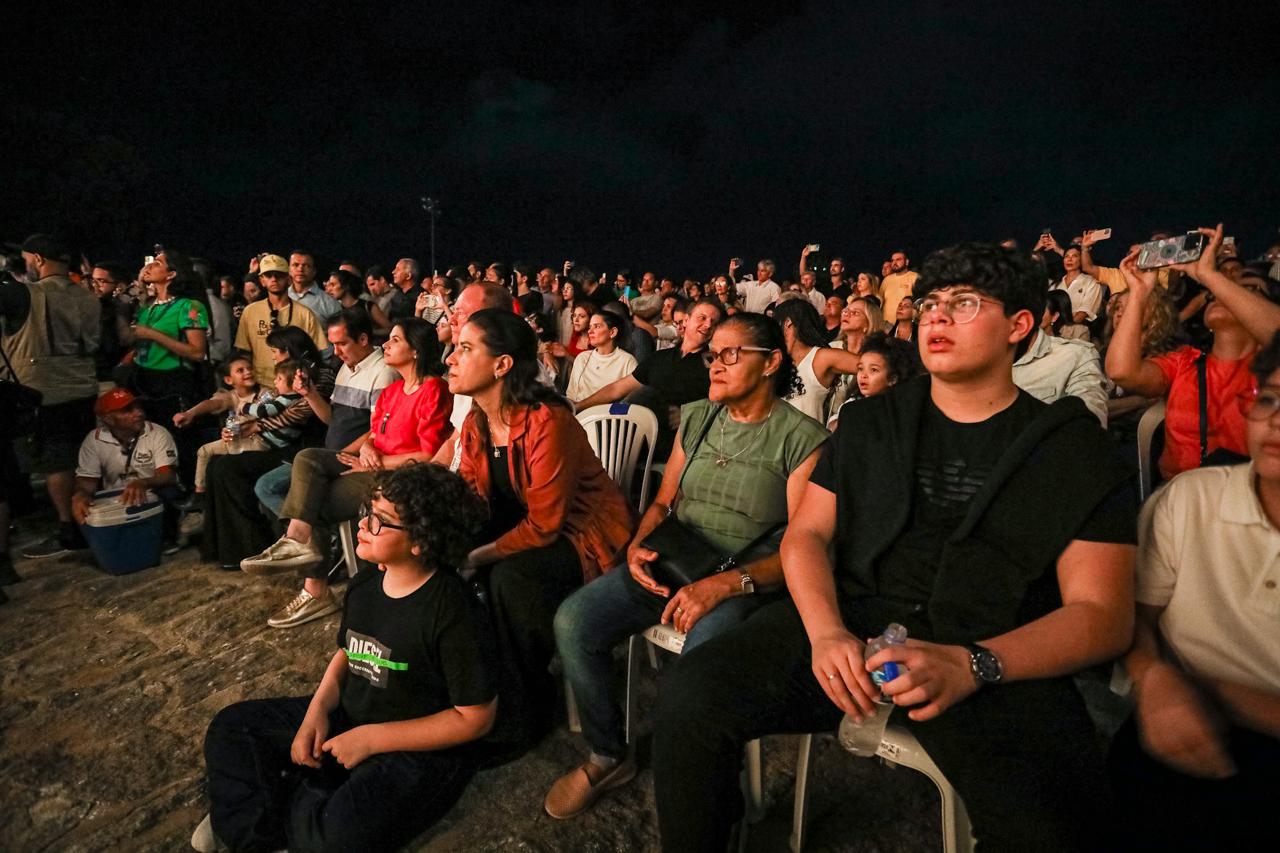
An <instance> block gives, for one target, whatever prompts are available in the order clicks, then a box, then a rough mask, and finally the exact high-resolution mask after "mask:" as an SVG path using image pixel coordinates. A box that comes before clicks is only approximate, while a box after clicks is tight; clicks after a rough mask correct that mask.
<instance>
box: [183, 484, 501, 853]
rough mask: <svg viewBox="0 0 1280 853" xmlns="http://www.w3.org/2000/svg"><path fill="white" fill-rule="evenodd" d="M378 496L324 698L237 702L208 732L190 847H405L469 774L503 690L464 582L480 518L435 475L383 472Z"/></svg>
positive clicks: (321, 692) (478, 510)
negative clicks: (199, 811)
mask: <svg viewBox="0 0 1280 853" xmlns="http://www.w3.org/2000/svg"><path fill="white" fill-rule="evenodd" d="M377 484H378V487H379V488H378V490H376V491H374V492H373V495H372V501H371V503H369V504H366V505H365V507H364V513H363V515H364V517H363V518H362V519H361V521H360V531H359V535H358V541H359V545H358V546H357V549H356V553H358V554H359V555H360V556H361V557H362V558H363V559H365V560H368V561H369V562H371V563H375V564H376V565H377V566H378V570H377V571H365V572H361V573H360V574H359V575H357V576H356V578H355V579H354V580H352V582H351V589H350V591H349V592H348V593H347V599H346V604H345V607H344V611H343V615H342V623H341V625H340V626H339V628H338V637H337V640H338V651H337V652H335V653H334V655H333V657H332V659H331V660H330V661H329V666H328V668H327V669H326V670H325V673H324V678H323V679H322V680H321V681H320V686H319V688H318V689H317V690H316V692H315V695H313V696H312V697H310V698H307V697H305V696H303V697H298V698H292V699H258V700H252V701H247V702H240V703H238V704H235V705H231V706H229V707H226V708H223V709H222V710H221V711H219V712H218V714H217V715H216V716H215V717H214V718H213V721H212V722H211V723H210V724H209V730H208V733H207V734H206V735H205V742H204V754H205V764H206V767H207V769H208V792H209V806H210V808H209V816H208V817H206V818H205V819H204V821H203V822H202V823H201V824H200V826H199V827H198V828H197V829H196V833H195V835H193V836H192V838H191V846H192V847H194V848H195V849H196V850H201V851H214V850H217V849H219V842H221V843H223V844H225V845H228V846H230V847H231V849H233V850H275V849H281V848H284V847H285V846H286V845H287V846H288V848H289V849H290V850H362V851H363V850H396V849H399V848H400V847H402V846H403V845H404V844H406V843H407V842H409V841H411V840H412V839H413V838H414V836H416V835H418V834H419V833H421V832H422V831H423V830H425V829H426V828H428V827H429V826H431V825H432V824H433V823H435V822H436V821H437V820H438V819H439V818H440V817H442V816H443V815H444V814H445V813H446V812H447V811H448V809H449V807H450V806H452V805H453V803H454V802H455V801H456V800H457V798H458V796H459V795H460V794H461V793H462V790H463V789H464V788H465V787H466V785H467V782H468V781H469V780H470V778H471V775H472V773H473V771H474V770H475V767H476V760H477V756H476V753H475V746H474V742H475V741H476V740H477V739H479V738H481V737H483V736H484V735H485V734H486V733H487V732H488V731H489V729H490V728H491V727H492V726H493V721H494V718H495V715H496V707H497V698H496V696H497V691H496V683H497V679H496V673H495V668H494V664H493V655H492V637H491V636H490V633H489V629H488V625H487V624H486V620H485V619H484V616H483V613H482V612H480V610H479V608H478V606H477V605H476V602H475V599H474V598H473V597H472V596H471V594H470V592H469V591H468V589H467V587H466V585H465V584H464V583H463V582H462V580H461V579H459V578H458V576H457V574H456V573H455V571H456V569H457V567H458V566H459V565H461V563H462V561H463V560H465V559H466V555H467V552H468V550H470V548H471V545H472V544H473V542H474V538H475V535H476V533H477V532H478V531H479V528H480V525H481V522H482V519H483V518H484V506H483V505H481V503H480V501H479V499H477V498H476V496H475V494H474V493H473V492H472V491H471V489H470V487H468V486H467V484H466V483H465V482H463V480H462V479H461V478H460V477H458V476H456V475H454V474H451V473H449V472H448V471H446V470H445V469H443V468H441V467H439V466H437V465H425V464H419V465H405V466H401V467H400V468H396V469H395V470H391V471H380V472H379V473H378V476H377ZM368 499H369V497H368V493H367V492H366V494H365V500H368ZM223 849H225V848H223Z"/></svg>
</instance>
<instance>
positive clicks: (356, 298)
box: [324, 269, 391, 329]
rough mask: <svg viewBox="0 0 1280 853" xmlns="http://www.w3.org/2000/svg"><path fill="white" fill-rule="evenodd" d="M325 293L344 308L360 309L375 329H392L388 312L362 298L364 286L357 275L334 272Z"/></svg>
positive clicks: (325, 284) (330, 275)
mask: <svg viewBox="0 0 1280 853" xmlns="http://www.w3.org/2000/svg"><path fill="white" fill-rule="evenodd" d="M324 292H325V293H327V294H329V296H331V297H332V298H334V299H336V300H337V301H338V304H339V305H341V306H342V307H343V308H359V309H360V310H362V311H364V312H365V313H366V314H368V315H369V322H370V323H371V324H372V325H373V327H374V328H375V329H386V328H390V327H391V321H390V320H389V319H388V318H387V314H386V312H385V311H383V310H382V309H381V308H380V307H378V303H377V302H371V301H368V300H366V299H364V298H362V297H363V295H364V292H365V290H364V285H363V284H361V283H360V276H358V275H356V274H355V273H353V272H350V271H348V270H344V269H336V270H334V271H333V272H332V273H330V274H329V278H328V279H327V280H326V281H325V283H324Z"/></svg>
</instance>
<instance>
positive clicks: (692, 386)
mask: <svg viewBox="0 0 1280 853" xmlns="http://www.w3.org/2000/svg"><path fill="white" fill-rule="evenodd" d="M631 375H632V376H633V377H635V380H636V381H637V382H639V383H640V384H641V385H644V386H645V387H646V388H650V389H652V390H653V391H654V392H656V394H657V402H658V403H660V404H661V405H666V406H683V405H684V404H685V403H692V402H693V401H694V400H705V399H706V397H707V394H708V392H710V390H711V378H710V375H709V374H708V372H707V366H706V365H705V364H703V363H702V350H698V351H697V352H693V353H689V354H688V355H682V354H681V349H680V347H678V346H675V347H670V348H669V349H664V350H658V351H657V352H655V353H654V354H653V355H651V356H649V357H647V358H645V359H644V360H643V361H641V362H640V363H639V364H638V365H637V366H636V369H635V372H633V373H632V374H631ZM665 417H666V413H665V412H658V422H659V423H662V422H663V421H664V420H665Z"/></svg>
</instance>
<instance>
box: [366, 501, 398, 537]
mask: <svg viewBox="0 0 1280 853" xmlns="http://www.w3.org/2000/svg"><path fill="white" fill-rule="evenodd" d="M360 518H361V519H362V520H363V521H364V524H365V527H367V528H368V529H369V535H370V536H377V535H378V534H379V533H381V532H382V529H383V528H384V527H389V528H391V529H392V530H408V529H409V528H407V527H405V526H404V525H403V524H392V523H391V522H389V521H383V520H382V517H381V516H379V515H375V514H374V512H373V505H372V504H363V505H362V506H361V507H360Z"/></svg>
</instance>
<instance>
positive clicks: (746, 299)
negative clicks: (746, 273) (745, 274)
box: [738, 258, 782, 314]
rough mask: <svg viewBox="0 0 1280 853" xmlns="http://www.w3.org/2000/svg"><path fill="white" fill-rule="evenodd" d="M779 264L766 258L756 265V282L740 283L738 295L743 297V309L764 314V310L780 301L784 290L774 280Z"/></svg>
mask: <svg viewBox="0 0 1280 853" xmlns="http://www.w3.org/2000/svg"><path fill="white" fill-rule="evenodd" d="M777 268H778V267H777V264H775V263H774V262H773V261H771V260H769V259H768V258H764V259H763V260H761V261H760V262H759V263H758V264H756V280H755V281H750V280H746V281H740V282H738V295H739V296H741V297H742V309H743V310H744V311H751V312H753V313H756V314H763V313H764V309H766V308H768V307H769V306H770V305H772V304H773V303H775V302H777V301H778V297H779V296H781V295H782V288H780V287H778V283H777V282H775V281H774V280H773V273H774V270H776V269H777Z"/></svg>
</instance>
